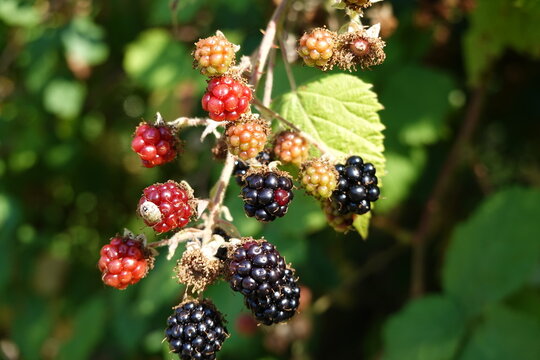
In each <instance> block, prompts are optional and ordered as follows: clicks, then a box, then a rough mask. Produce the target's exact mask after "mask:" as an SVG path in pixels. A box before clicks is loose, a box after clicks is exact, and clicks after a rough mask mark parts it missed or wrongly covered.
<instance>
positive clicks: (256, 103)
mask: <svg viewBox="0 0 540 360" xmlns="http://www.w3.org/2000/svg"><path fill="white" fill-rule="evenodd" d="M253 105H254V106H255V107H256V108H257V109H259V111H260V112H262V113H265V114H266V115H267V116H269V117H272V118H274V119H277V120H279V121H280V122H282V123H283V124H285V125H287V126H288V127H290V128H291V129H293V130H294V131H296V132H298V133H299V134H300V135H301V136H302V137H304V138H305V139H306V140H307V141H309V142H310V143H311V144H313V146H315V147H316V148H317V149H318V150H319V151H320V152H321V153H323V154H324V155H326V156H327V157H332V156H333V155H332V151H331V150H330V148H329V147H328V146H326V145H325V144H323V143H321V142H318V141H317V140H315V139H314V138H313V137H312V136H311V135H309V134H308V133H305V132H303V131H302V130H300V128H298V127H297V126H296V125H294V124H293V123H292V122H290V121H289V120H287V119H285V118H284V117H283V116H281V115H279V114H278V113H277V112H275V111H274V110H272V109H270V108H268V107H266V106H265V105H264V104H263V103H262V102H261V101H260V100H259V99H257V98H254V99H253Z"/></svg>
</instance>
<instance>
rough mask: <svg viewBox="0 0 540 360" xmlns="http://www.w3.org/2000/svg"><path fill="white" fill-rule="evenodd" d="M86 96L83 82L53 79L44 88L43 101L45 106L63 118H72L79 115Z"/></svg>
mask: <svg viewBox="0 0 540 360" xmlns="http://www.w3.org/2000/svg"><path fill="white" fill-rule="evenodd" d="M85 96H86V88H85V87H84V85H83V84H81V83H79V82H76V81H69V80H60V79H57V80H53V81H51V82H50V83H49V85H47V87H46V88H45V93H44V95H43V102H44V105H45V108H46V109H47V110H48V111H50V112H51V113H53V114H55V115H56V116H58V117H60V118H63V119H73V118H75V117H77V116H78V115H79V113H80V112H81V108H82V105H83V102H84V99H85Z"/></svg>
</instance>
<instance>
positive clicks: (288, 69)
mask: <svg viewBox="0 0 540 360" xmlns="http://www.w3.org/2000/svg"><path fill="white" fill-rule="evenodd" d="M285 34H286V33H285V32H284V33H283V35H285ZM283 40H284V39H283V36H280V37H279V48H280V49H281V57H282V58H283V65H284V66H285V73H287V79H288V80H289V85H290V87H291V91H296V81H295V80H294V75H293V73H292V69H291V64H290V63H289V57H288V56H287V44H286V43H285V41H283Z"/></svg>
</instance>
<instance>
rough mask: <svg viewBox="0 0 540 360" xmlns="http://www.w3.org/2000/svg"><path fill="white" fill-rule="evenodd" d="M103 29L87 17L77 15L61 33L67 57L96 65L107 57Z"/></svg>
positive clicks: (107, 52) (107, 51) (107, 50)
mask: <svg viewBox="0 0 540 360" xmlns="http://www.w3.org/2000/svg"><path fill="white" fill-rule="evenodd" d="M104 34H105V31H104V30H103V28H102V27H100V26H99V25H97V24H95V23H94V22H93V21H92V19H90V18H88V17H77V18H75V19H73V20H72V21H71V24H70V25H69V26H68V27H67V29H66V30H65V31H64V32H63V33H62V42H63V43H64V46H65V47H66V52H67V55H68V58H70V59H71V60H72V61H76V62H80V63H82V64H85V65H98V64H101V63H102V62H104V61H105V59H107V56H108V54H109V49H108V48H107V44H106V43H105V41H104Z"/></svg>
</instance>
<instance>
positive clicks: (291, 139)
mask: <svg viewBox="0 0 540 360" xmlns="http://www.w3.org/2000/svg"><path fill="white" fill-rule="evenodd" d="M274 154H275V155H276V158H277V159H278V160H280V161H281V162H283V163H293V164H294V165H296V166H300V164H301V163H302V162H303V161H304V160H306V159H307V157H308V156H309V143H308V141H307V140H306V139H305V138H304V137H303V136H301V135H300V134H299V133H297V132H295V131H282V132H280V133H279V134H277V135H276V138H275V140H274Z"/></svg>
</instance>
